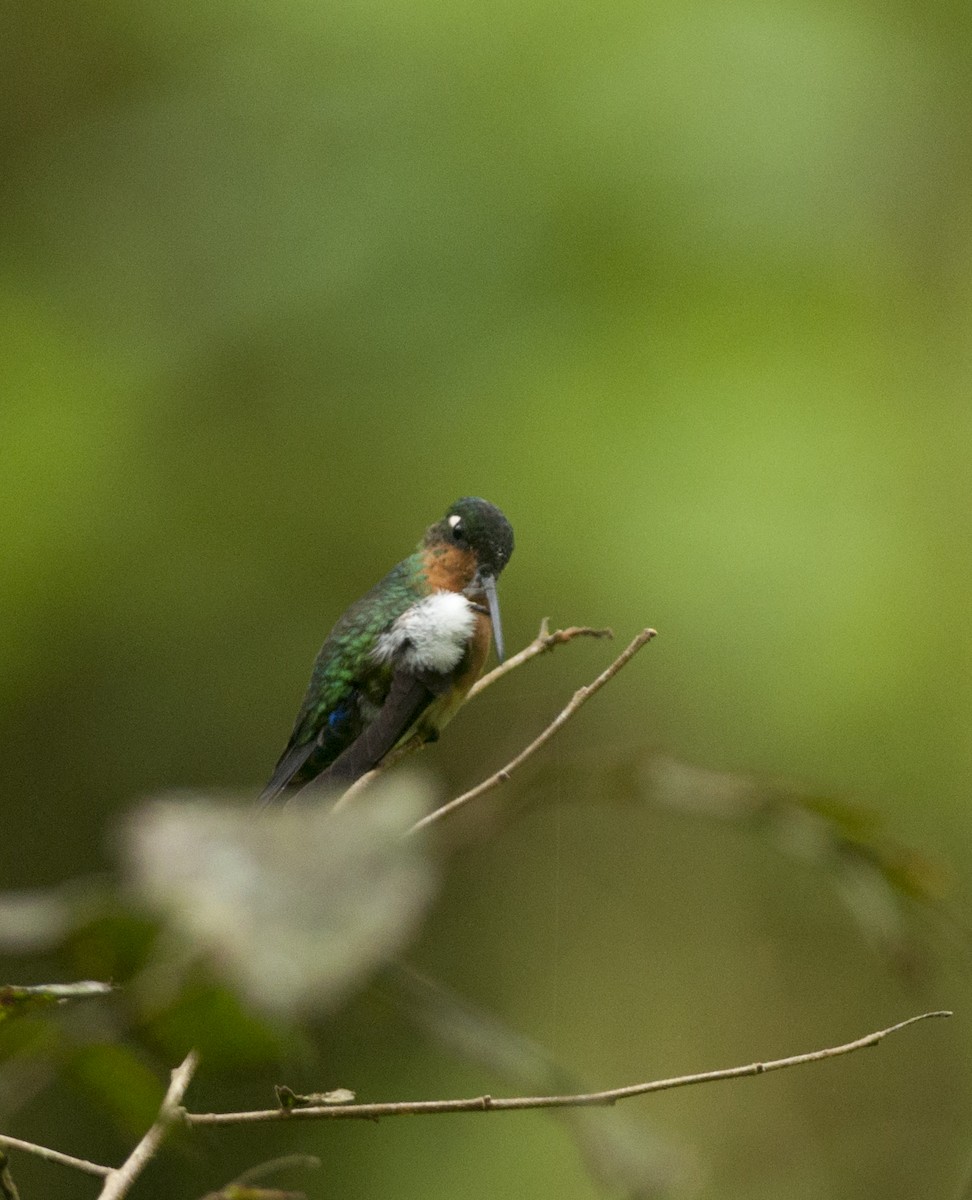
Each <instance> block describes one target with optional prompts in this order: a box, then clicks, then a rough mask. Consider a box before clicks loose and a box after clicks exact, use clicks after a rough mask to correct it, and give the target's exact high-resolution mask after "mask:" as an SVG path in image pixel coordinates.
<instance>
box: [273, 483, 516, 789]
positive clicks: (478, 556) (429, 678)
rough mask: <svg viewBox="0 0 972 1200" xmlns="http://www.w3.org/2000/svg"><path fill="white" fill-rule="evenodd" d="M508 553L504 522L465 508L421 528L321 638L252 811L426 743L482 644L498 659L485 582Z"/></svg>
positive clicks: (338, 781)
mask: <svg viewBox="0 0 972 1200" xmlns="http://www.w3.org/2000/svg"><path fill="white" fill-rule="evenodd" d="M512 553H513V529H512V527H511V525H510V523H509V521H507V519H506V517H504V516H503V514H502V513H501V512H500V510H499V509H498V508H496V507H495V506H494V505H492V504H489V503H488V502H487V501H486V500H480V499H479V498H478V497H476V496H464V497H463V498H462V499H461V500H457V501H456V502H455V504H453V505H452V507H451V508H450V509H449V510H448V512H447V513H446V515H445V516H444V517H443V518H442V520H441V521H437V522H436V523H435V524H434V525H430V526H429V528H428V529H427V530H426V531H425V537H424V538H423V539H422V541H421V542H420V543H419V545H418V548H417V549H416V551H415V553H414V554H412V555H410V556H409V557H408V558H406V559H404V560H403V561H402V562H400V563H399V564H398V566H396V567H393V568H392V569H391V570H390V571H389V572H388V574H387V575H386V576H385V578H384V579H383V580H382V581H381V582H380V583H378V584H376V585H375V586H374V587H373V588H372V589H371V591H370V592H368V593H367V595H365V596H362V598H361V599H360V600H359V601H358V602H357V603H356V604H352V605H351V607H350V608H349V609H348V610H347V612H345V613H344V615H343V616H342V617H341V618H340V620H339V621H338V622H337V624H336V625H335V626H334V628H333V629H332V630H331V632H330V633H329V634H328V636H327V640H326V641H325V642H324V645H323V646H322V647H321V651H320V653H319V654H318V656H317V659H316V661H315V663H314V669H313V672H312V674H311V680H310V684H309V685H308V688H307V694H306V695H305V696H304V703H303V704H302V705H301V708H300V712H299V713H298V714H297V720H296V722H295V724H294V731H293V733H292V734H291V735H290V741H289V742H288V743H287V747H286V749H285V750H284V752H283V754H282V755H281V756H280V761H279V762H278V763H277V766H276V768H275V770H274V772H273V776H272V777H271V779H270V782H269V783H268V784H267V786H266V787H265V788H264V789H263V793H262V795H261V797H260V800H261V802H262V803H269V802H270V801H272V800H276V799H286V798H287V796H288V795H292V794H293V793H294V792H297V791H299V790H300V788H302V787H303V786H304V785H305V784H307V783H309V782H310V781H311V780H312V779H315V778H317V779H320V781H321V782H322V783H324V782H326V783H328V784H333V785H334V786H335V787H348V786H350V785H351V784H352V783H353V782H354V781H355V780H356V779H359V778H360V777H361V776H362V775H364V774H365V772H366V771H370V770H371V768H372V767H374V766H376V765H377V764H378V763H379V762H380V761H381V760H382V758H384V756H385V755H386V754H387V753H388V752H389V750H392V749H393V748H394V747H395V746H398V745H400V744H402V743H403V742H405V741H408V740H410V739H411V738H413V737H418V738H420V739H422V740H424V741H434V740H435V739H436V738H437V737H438V735H439V730H440V729H441V728H442V727H443V725H445V723H446V722H447V721H448V720H449V718H450V717H451V716H452V715H453V714H454V713H455V712H456V710H457V709H458V708H459V706H460V705H461V703H462V701H463V699H464V698H465V695H466V693H467V692H468V691H469V689H470V688H471V687H472V685H473V684H474V683H475V681H476V680H477V679H478V678H479V676H480V674H481V673H482V670H483V666H484V665H485V662H486V656H487V655H488V654H489V643H490V635H491V634H492V636H493V637H494V638H495V639H496V653H497V655H498V657H499V659H500V661H502V659H503V633H502V629H501V626H500V615H499V604H498V601H497V598H496V578H497V576H498V575H499V573H500V571H502V570H503V568H504V567H505V566H506V564H507V562H508V561H509V558H510V555H511V554H512Z"/></svg>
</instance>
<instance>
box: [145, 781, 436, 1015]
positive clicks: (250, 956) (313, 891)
mask: <svg viewBox="0 0 972 1200" xmlns="http://www.w3.org/2000/svg"><path fill="white" fill-rule="evenodd" d="M426 803H427V798H426V795H425V793H424V791H423V790H422V789H421V788H420V787H419V786H418V785H417V784H416V783H415V782H414V781H408V780H407V779H404V778H401V777H396V778H395V779H394V780H391V781H384V782H383V786H380V787H375V788H374V789H373V790H372V791H370V792H368V793H367V794H366V795H365V796H364V797H363V798H362V800H360V801H359V802H358V803H356V804H354V805H351V806H349V807H348V808H346V809H342V810H340V811H338V812H332V811H331V810H330V809H329V808H328V807H327V806H326V805H322V804H314V805H300V804H291V805H289V806H287V807H286V808H283V809H279V810H273V811H267V812H264V813H263V814H261V815H260V816H258V815H257V813H256V812H255V811H254V810H253V809H252V808H249V807H240V806H237V807H230V806H228V805H225V804H224V805H220V804H216V803H214V802H213V801H209V800H190V799H188V798H187V799H184V800H181V801H180V800H174V799H169V800H160V801H155V802H152V803H149V804H146V805H144V806H143V807H142V808H141V809H139V810H138V811H137V812H136V813H135V814H134V815H133V817H132V818H131V820H130V821H129V823H128V827H127V833H126V838H125V846H124V852H125V857H126V860H127V866H128V870H129V874H130V877H131V879H132V882H133V884H134V886H135V888H136V889H137V891H138V893H139V894H140V895H141V896H142V897H143V898H144V899H145V900H147V901H148V902H149V903H150V904H152V905H155V906H157V907H158V908H160V909H161V910H163V911H164V912H165V913H166V914H167V915H168V917H169V919H170V920H171V922H172V925H173V928H174V929H176V930H178V931H179V932H180V933H181V934H182V935H183V936H184V937H185V938H186V939H187V940H188V941H189V943H190V944H191V946H192V947H193V949H194V950H195V951H197V952H198V953H199V954H201V955H203V956H205V957H206V958H207V959H208V960H209V961H210V962H211V964H212V965H213V967H214V968H215V969H216V970H217V971H219V972H220V973H221V974H222V975H223V976H224V977H225V978H226V979H228V980H229V981H230V982H231V983H233V984H235V985H236V986H238V987H239V988H240V989H241V990H242V992H243V994H244V995H245V996H246V997H247V998H248V999H249V1000H250V1001H251V1002H253V1003H254V1004H256V1005H258V1006H259V1007H261V1008H263V1009H264V1010H266V1011H267V1012H270V1013H275V1014H277V1015H281V1016H284V1015H292V1014H294V1013H297V1012H308V1011H320V1010H326V1009H329V1008H331V1007H333V1006H334V1005H335V1004H337V1003H338V1001H339V1000H340V999H341V998H342V997H344V996H345V995H347V993H348V992H350V991H351V990H352V989H353V988H354V987H355V986H357V985H358V984H359V983H360V982H361V981H362V980H363V979H364V977H365V976H366V975H367V974H368V973H369V972H370V971H372V970H373V969H374V968H375V967H376V966H378V965H379V964H380V963H382V962H384V961H385V960H386V959H388V958H389V957H390V956H391V955H392V954H394V953H395V952H396V951H397V950H398V949H399V948H400V947H401V945H402V944H403V943H404V941H405V940H406V939H407V938H408V937H409V935H410V934H411V933H412V931H413V930H414V929H415V927H416V925H417V923H418V921H419V919H420V917H421V915H422V913H423V912H424V910H425V907H426V905H427V904H428V902H429V900H430V899H431V896H432V891H433V884H434V879H433V872H432V869H431V866H430V863H429V861H428V859H427V858H426V855H425V852H424V849H423V844H422V840H421V839H419V838H407V839H406V838H405V837H404V834H405V832H406V831H407V830H408V829H409V828H410V826H411V825H412V824H413V823H414V821H415V820H416V819H417V818H418V817H419V816H421V814H422V813H423V812H424V811H425V810H426Z"/></svg>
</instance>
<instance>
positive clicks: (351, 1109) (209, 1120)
mask: <svg viewBox="0 0 972 1200" xmlns="http://www.w3.org/2000/svg"><path fill="white" fill-rule="evenodd" d="M951 1015H952V1014H951V1013H950V1012H927V1013H921V1014H920V1016H917V1017H909V1018H908V1020H906V1021H899V1022H898V1024H897V1025H891V1026H890V1027H889V1028H887V1029H879V1030H877V1031H876V1032H875V1033H869V1034H866V1035H865V1036H864V1037H862V1038H858V1039H857V1040H856V1041H853V1042H846V1043H845V1044H844V1045H842V1046H830V1047H828V1048H827V1049H825V1050H812V1051H811V1052H810V1053H808V1054H795V1055H792V1056H791V1057H789V1058H777V1059H774V1060H773V1061H771V1062H757V1063H750V1064H749V1065H748V1066H745V1067H727V1068H725V1069H723V1070H720V1071H703V1072H701V1073H699V1074H697V1075H679V1076H676V1077H675V1078H673V1079H656V1080H653V1081H651V1082H650V1083H634V1084H631V1085H630V1086H628V1087H619V1088H611V1089H610V1090H608V1091H603V1092H582V1093H577V1094H575V1095H568V1096H509V1097H496V1096H474V1097H471V1098H468V1099H461V1100H415V1101H413V1100H406V1101H400V1102H397V1103H391V1104H344V1105H326V1106H320V1107H317V1108H286V1109H285V1108H267V1109H259V1110H256V1111H254V1112H235V1113H186V1114H185V1115H184V1120H185V1122H186V1124H188V1125H247V1124H252V1123H255V1122H258V1121H300V1120H331V1121H341V1120H349V1119H350V1120H354V1119H357V1120H363V1121H376V1120H378V1119H379V1118H380V1117H405V1116H413V1117H414V1116H428V1115H431V1114H432V1113H456V1112H509V1111H510V1110H513V1109H525V1108H587V1107H591V1106H594V1105H610V1104H616V1103H617V1102H618V1101H619V1100H628V1099H630V1098H631V1097H632V1096H645V1095H648V1094H649V1093H650V1092H664V1091H668V1090H670V1089H671V1088H678V1087H689V1086H691V1085H693V1084H697V1083H715V1082H717V1081H718V1080H722V1079H740V1078H743V1077H744V1076H747V1075H763V1074H765V1073H766V1072H767V1071H780V1070H783V1069H784V1068H785V1067H799V1066H803V1064H804V1063H812V1062H821V1061H822V1060H823V1059H825V1058H837V1057H838V1056H839V1055H842V1054H851V1053H853V1052H854V1051H855V1050H863V1049H865V1048H866V1047H868V1046H876V1045H877V1044H878V1042H880V1041H883V1039H884V1038H886V1037H887V1036H888V1035H889V1034H892V1033H897V1032H898V1030H900V1029H905V1028H906V1027H907V1026H909V1025H914V1024H915V1023H916V1022H917V1021H927V1020H929V1019H930V1018H932V1017H950V1016H951Z"/></svg>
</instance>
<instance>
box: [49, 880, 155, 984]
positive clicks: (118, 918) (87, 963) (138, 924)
mask: <svg viewBox="0 0 972 1200" xmlns="http://www.w3.org/2000/svg"><path fill="white" fill-rule="evenodd" d="M107 903H108V906H109V907H108V911H104V912H101V913H98V914H97V915H94V916H91V917H90V918H87V919H85V920H83V921H82V923H81V924H79V925H78V926H77V927H76V928H74V929H73V930H72V931H71V933H70V934H69V936H68V939H67V945H66V951H67V954H68V956H69V959H70V961H71V963H72V964H73V965H74V966H75V967H76V969H77V970H79V971H84V972H86V973H88V974H92V975H100V976H102V977H103V978H105V979H111V980H114V981H116V982H120V983H124V982H127V981H128V980H129V979H131V978H132V976H133V975H136V974H137V973H138V972H139V971H141V970H142V969H143V968H144V966H145V965H146V963H147V962H148V959H149V956H150V955H151V953H152V948H153V946H154V945H155V939H156V936H157V935H158V923H157V922H156V921H153V920H150V919H149V918H148V917H147V916H145V915H144V914H143V913H138V912H134V911H132V910H130V909H126V908H125V907H124V906H123V905H122V904H121V903H120V902H119V901H118V900H117V899H112V900H110V901H108V902H107Z"/></svg>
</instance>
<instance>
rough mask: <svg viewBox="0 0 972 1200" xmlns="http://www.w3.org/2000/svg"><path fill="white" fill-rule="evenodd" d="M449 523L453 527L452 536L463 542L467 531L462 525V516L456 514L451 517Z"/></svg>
mask: <svg viewBox="0 0 972 1200" xmlns="http://www.w3.org/2000/svg"><path fill="white" fill-rule="evenodd" d="M449 524H450V526H451V527H452V536H453V537H454V538H455V539H456V541H457V542H461V541H462V539H463V535H464V532H465V531H464V530H463V527H462V517H460V516H457V515H455V514H454V515H453V516H451V517H450V518H449Z"/></svg>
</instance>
